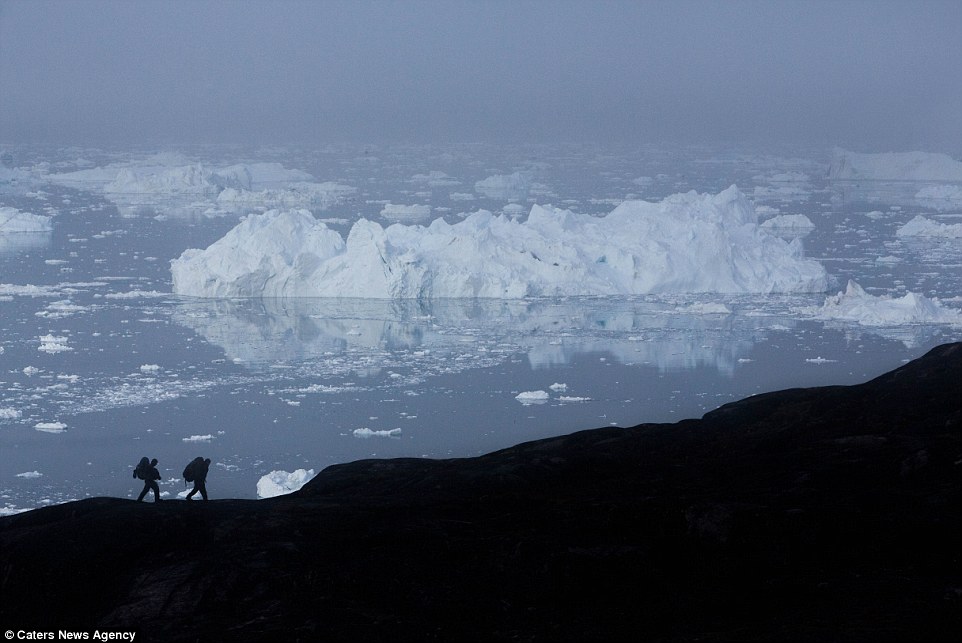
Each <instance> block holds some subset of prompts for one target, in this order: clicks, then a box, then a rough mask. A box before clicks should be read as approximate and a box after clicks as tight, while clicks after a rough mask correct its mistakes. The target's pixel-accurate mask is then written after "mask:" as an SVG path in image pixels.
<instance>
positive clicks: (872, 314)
mask: <svg viewBox="0 0 962 643" xmlns="http://www.w3.org/2000/svg"><path fill="white" fill-rule="evenodd" d="M810 310H811V312H812V313H813V314H814V315H815V316H816V317H817V318H819V319H831V320H839V319H840V320H846V321H854V322H857V323H859V324H862V325H865V326H899V325H903V324H926V323H928V324H952V325H955V326H962V312H960V311H958V310H955V309H952V308H945V307H944V306H942V304H941V303H940V302H939V301H938V300H937V299H928V298H926V297H923V296H922V295H918V294H916V293H911V292H910V293H907V294H906V295H904V296H903V297H897V298H896V297H889V296H880V297H874V296H872V295H870V294H868V293H866V292H865V290H863V289H862V287H861V286H859V285H858V284H857V283H855V282H854V281H849V282H848V285H847V286H846V287H845V291H844V292H840V293H838V294H837V295H832V296H830V297H828V298H826V299H825V303H824V304H823V305H822V306H821V308H817V309H810Z"/></svg>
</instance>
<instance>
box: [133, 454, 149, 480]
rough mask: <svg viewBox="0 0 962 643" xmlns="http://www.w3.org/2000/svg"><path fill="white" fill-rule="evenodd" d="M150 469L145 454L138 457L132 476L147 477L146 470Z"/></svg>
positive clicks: (143, 478) (141, 478)
mask: <svg viewBox="0 0 962 643" xmlns="http://www.w3.org/2000/svg"><path fill="white" fill-rule="evenodd" d="M149 469H150V460H148V459H147V457H146V456H144V457H143V458H141V459H140V462H138V463H137V467H136V468H135V469H134V476H135V477H137V478H139V479H140V480H146V479H147V471H148V470H149Z"/></svg>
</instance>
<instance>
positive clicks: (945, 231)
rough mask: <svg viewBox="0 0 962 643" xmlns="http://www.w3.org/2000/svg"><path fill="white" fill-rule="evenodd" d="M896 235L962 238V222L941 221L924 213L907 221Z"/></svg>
mask: <svg viewBox="0 0 962 643" xmlns="http://www.w3.org/2000/svg"><path fill="white" fill-rule="evenodd" d="M895 236H896V237H938V238H942V239H962V223H953V224H948V223H939V222H938V221H933V220H932V219H926V218H925V217H923V216H922V215H918V216H916V217H915V218H914V219H912V220H911V221H909V222H908V223H906V224H905V225H904V226H902V227H901V228H899V229H898V230H896V231H895Z"/></svg>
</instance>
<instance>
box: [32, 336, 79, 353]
mask: <svg viewBox="0 0 962 643" xmlns="http://www.w3.org/2000/svg"><path fill="white" fill-rule="evenodd" d="M37 350H39V351H43V352H44V353H63V352H65V351H72V350H73V348H71V347H70V346H67V338H66V337H57V336H55V335H42V336H41V337H40V346H39V347H38V348H37Z"/></svg>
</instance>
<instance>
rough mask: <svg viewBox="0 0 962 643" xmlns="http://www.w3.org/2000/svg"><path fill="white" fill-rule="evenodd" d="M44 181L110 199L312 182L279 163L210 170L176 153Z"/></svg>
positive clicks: (206, 192)
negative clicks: (96, 192) (93, 190)
mask: <svg viewBox="0 0 962 643" xmlns="http://www.w3.org/2000/svg"><path fill="white" fill-rule="evenodd" d="M44 178H45V179H46V180H48V181H52V182H54V183H61V184H66V185H71V186H75V187H88V188H99V189H101V190H102V191H103V192H104V193H106V194H108V195H112V196H124V195H142V194H157V195H164V196H173V195H178V194H181V195H216V194H218V193H219V192H221V191H223V190H225V189H234V190H238V191H252V190H262V189H266V188H272V187H277V186H281V185H285V184H287V183H292V182H293V183H305V182H310V181H313V180H314V177H312V176H311V175H310V174H308V173H307V172H302V171H301V170H290V169H287V168H285V167H284V166H282V165H281V164H280V163H273V162H271V163H246V164H236V165H230V166H225V167H209V166H206V165H203V164H201V163H190V162H189V161H188V160H187V159H186V158H185V157H183V156H182V155H179V154H158V155H155V156H152V157H150V158H148V159H144V160H140V161H133V162H128V163H117V164H112V165H108V166H105V167H97V168H92V169H85V170H77V171H75V172H66V173H61V174H47V175H46V176H45V177H44Z"/></svg>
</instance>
